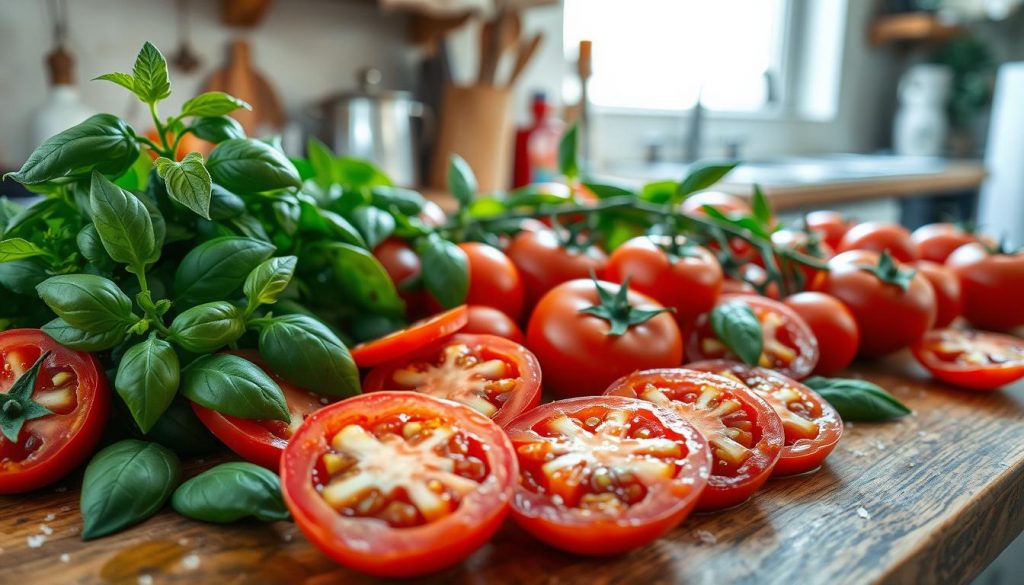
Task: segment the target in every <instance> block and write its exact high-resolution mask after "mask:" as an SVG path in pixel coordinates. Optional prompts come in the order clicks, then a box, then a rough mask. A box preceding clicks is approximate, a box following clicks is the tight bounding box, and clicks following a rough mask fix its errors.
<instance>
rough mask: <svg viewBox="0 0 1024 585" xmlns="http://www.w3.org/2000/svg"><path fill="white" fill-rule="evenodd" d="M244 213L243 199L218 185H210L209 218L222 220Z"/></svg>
mask: <svg viewBox="0 0 1024 585" xmlns="http://www.w3.org/2000/svg"><path fill="white" fill-rule="evenodd" d="M243 213H245V201H244V200H243V199H242V198H241V197H239V196H238V195H235V194H234V193H232V192H231V191H228V190H227V189H225V188H224V187H221V186H220V185H217V184H213V185H211V186H210V219H213V220H223V219H230V218H232V217H238V216H239V215H242V214H243Z"/></svg>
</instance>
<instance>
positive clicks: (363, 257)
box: [327, 243, 405, 316]
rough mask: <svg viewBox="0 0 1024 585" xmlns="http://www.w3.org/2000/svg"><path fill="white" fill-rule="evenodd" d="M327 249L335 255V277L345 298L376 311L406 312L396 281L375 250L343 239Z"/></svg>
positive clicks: (398, 313)
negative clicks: (346, 242)
mask: <svg viewBox="0 0 1024 585" xmlns="http://www.w3.org/2000/svg"><path fill="white" fill-rule="evenodd" d="M327 251H328V252H330V253H331V254H332V257H333V261H334V279H335V281H336V282H337V283H338V287H339V288H340V289H341V293H342V294H343V295H344V296H345V297H346V298H348V299H349V300H351V301H352V302H353V303H355V304H356V305H358V306H359V307H361V308H363V309H366V310H369V311H372V312H374V313H383V314H386V315H394V316H399V315H402V314H403V313H404V312H405V306H404V304H403V303H402V299H401V298H399V296H398V291H397V290H396V289H395V284H394V283H393V282H392V281H391V277H389V276H388V273H387V271H386V270H384V266H382V265H381V263H380V261H379V260H377V259H376V258H375V257H374V256H373V254H371V253H370V252H368V251H367V250H364V249H362V248H357V247H356V246H353V245H351V244H343V243H334V244H330V245H329V246H328V247H327Z"/></svg>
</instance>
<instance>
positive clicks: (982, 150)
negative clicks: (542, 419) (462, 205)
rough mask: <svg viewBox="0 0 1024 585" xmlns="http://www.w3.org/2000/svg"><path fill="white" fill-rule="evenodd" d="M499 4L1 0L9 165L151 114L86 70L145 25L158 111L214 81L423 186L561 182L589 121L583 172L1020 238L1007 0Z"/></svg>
mask: <svg viewBox="0 0 1024 585" xmlns="http://www.w3.org/2000/svg"><path fill="white" fill-rule="evenodd" d="M495 2H496V0H218V1H214V0H209V1H199V0H177V1H172V0H39V1H27V0H0V79H2V83H0V106H2V107H0V167H3V168H4V169H13V168H17V167H18V166H20V164H21V162H22V161H23V160H24V159H25V157H26V156H27V155H28V153H29V152H31V150H32V149H33V148H34V146H36V145H37V144H38V143H39V142H40V141H41V139H43V138H45V137H46V136H48V135H49V134H52V133H54V132H56V131H57V130H59V129H60V128H63V127H65V126H67V125H69V124H71V123H74V122H75V121H77V119H80V118H84V117H85V116H86V115H88V114H89V113H91V112H95V111H110V112H113V113H116V114H119V115H122V116H124V117H126V118H127V119H128V120H129V121H130V122H132V123H133V124H135V126H136V129H137V130H138V131H140V132H141V131H145V129H146V128H148V127H149V124H147V112H145V111H144V110H143V108H142V107H141V106H140V104H139V103H138V102H136V101H135V100H134V99H133V98H132V97H131V96H129V95H128V94H127V93H126V92H124V91H122V90H121V89H120V88H118V87H116V86H114V85H113V84H109V83H91V82H89V81H88V80H89V79H91V78H93V77H95V76H96V75H99V74H101V73H106V72H110V71H120V70H125V69H127V68H128V67H129V66H130V64H131V62H132V59H133V56H134V53H135V52H136V51H137V48H138V47H139V46H140V44H141V43H142V42H143V41H144V40H150V41H152V42H154V43H155V44H156V45H157V46H158V47H160V48H161V49H162V50H163V52H164V53H165V54H166V56H167V57H168V60H169V61H170V62H171V74H172V79H173V83H174V95H173V96H172V97H171V99H170V100H169V101H170V102H172V104H171V105H172V107H176V106H177V105H178V104H180V103H181V102H183V101H184V100H185V99H187V98H189V97H191V96H192V95H194V94H196V93H197V92H199V91H201V90H203V89H211V88H216V89H225V90H227V91H231V92H233V93H236V94H240V97H242V98H244V99H246V100H248V101H250V102H253V103H254V105H255V106H256V110H255V113H254V114H252V115H249V116H248V117H247V118H245V119H243V120H242V122H243V124H244V125H245V126H246V127H247V129H248V130H249V132H250V133H251V134H252V133H256V134H264V133H275V134H280V135H282V137H283V140H284V145H285V148H286V150H288V151H290V152H291V153H294V154H299V153H301V151H302V149H303V147H304V144H305V141H306V138H307V136H309V135H315V136H318V137H319V138H321V139H322V140H324V141H325V142H326V143H327V144H329V145H330V146H331V147H332V148H334V149H335V150H337V151H339V152H348V153H351V154H353V155H359V156H366V157H369V158H371V159H374V160H375V162H377V163H378V164H380V165H382V166H383V167H384V168H385V170H387V171H389V172H390V173H391V174H392V175H393V177H394V179H395V180H396V182H398V183H401V184H407V185H410V186H416V187H423V188H426V189H427V190H428V191H430V190H431V188H433V189H443V186H444V179H443V162H444V161H445V160H446V158H447V153H449V152H458V153H459V154H462V155H463V156H464V157H466V158H467V159H468V160H469V162H470V163H471V164H472V165H473V167H474V169H475V170H476V171H477V173H478V175H480V179H481V184H482V186H483V187H484V188H486V189H500V188H508V187H511V186H513V185H519V184H522V183H523V182H526V181H530V180H547V179H550V178H553V176H554V173H555V170H554V148H555V145H557V141H558V136H559V134H560V133H561V132H562V131H563V129H564V128H565V122H573V121H581V122H582V123H583V129H584V133H583V134H584V136H583V140H584V143H583V145H582V148H581V151H582V153H583V154H584V156H585V161H584V163H585V168H586V171H587V173H588V175H590V176H594V177H600V178H603V179H607V180H616V181H622V182H627V183H628V182H641V181H647V180H651V179H657V178H678V177H679V176H682V175H683V173H684V172H685V169H686V165H687V164H689V163H691V162H693V161H694V160H698V159H709V158H710V159H740V160H743V161H745V162H746V164H745V165H744V166H742V167H740V168H739V169H737V170H736V171H734V173H733V174H732V175H730V176H729V177H728V178H727V181H726V184H725V185H724V186H723V189H724V190H727V191H732V192H736V193H739V194H749V192H750V187H751V184H753V183H758V184H761V185H762V186H763V187H764V188H765V190H766V192H767V193H768V195H769V197H771V198H772V199H773V200H774V203H775V205H776V207H777V208H779V209H780V210H785V211H787V212H788V213H789V214H790V215H792V214H799V213H800V212H801V211H803V210H806V209H810V208H820V207H834V208H840V209H845V210H848V211H850V212H851V213H852V214H854V215H855V216H858V217H860V218H863V219H900V220H902V221H903V222H904V223H905V224H907V225H908V226H909V227H914V226H916V225H920V224H922V223H926V222H928V221H935V220H945V219H952V220H961V221H971V220H974V219H977V220H978V221H979V222H980V223H981V224H983V225H984V226H985V227H986V228H987V229H988V230H990V231H993V232H995V233H1000V234H1007V235H1009V236H1011V238H1013V237H1014V236H1016V235H1017V234H1022V233H1024V170H1022V169H1024V164H1022V163H1024V160H1022V159H1024V154H1022V153H1024V108H1021V107H1018V106H1017V105H1018V104H1022V103H1024V64H1014V63H1013V62H1014V61H1024V10H1021V9H1020V4H1021V0H881V1H870V0H716V1H715V2H698V1H673V0H630V1H629V2H622V1H616V0H563V1H562V2H557V1H554V2H553V1H550V0H508V1H501V0H497V4H495ZM581 57H582V58H581ZM450 84H454V86H455V87H454V88H452V89H450V90H448V91H446V88H447V87H449V86H450ZM583 94H586V99H585V100H581V96H582V95H583ZM581 104H583V105H581ZM517 129H518V132H517ZM517 135H518V136H517ZM2 189H3V190H5V191H6V192H8V193H9V194H10V192H11V191H12V190H15V189H16V187H15V186H14V185H12V184H9V182H8V183H5V184H4V185H3V187H2ZM979 194H980V197H979ZM1016 239H1018V240H1020V239H1021V238H1016ZM1018 243H1022V242H1018Z"/></svg>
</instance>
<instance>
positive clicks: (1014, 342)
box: [911, 329, 1024, 390]
mask: <svg viewBox="0 0 1024 585" xmlns="http://www.w3.org/2000/svg"><path fill="white" fill-rule="evenodd" d="M911 350H912V351H913V353H914V357H915V358H917V361H919V362H920V363H921V364H922V365H923V366H924V367H926V368H928V370H929V371H930V372H931V373H932V374H933V375H934V376H935V377H936V378H938V379H940V380H943V381H944V382H948V383H950V384H953V385H956V386H960V387H963V388H970V389H973V390H992V389H995V388H999V387H1001V386H1005V385H1007V384H1011V383H1013V382H1015V381H1017V380H1019V379H1021V378H1024V340H1022V339H1019V338H1017V337H1013V336H1010V335H1003V334H1000V333H989V332H985V331H974V330H961V329H940V330H935V331H930V332H929V333H928V334H927V335H925V338H924V339H923V340H921V342H919V343H917V344H915V345H914V346H913V347H912V348H911Z"/></svg>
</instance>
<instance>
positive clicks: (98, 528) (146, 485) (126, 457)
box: [79, 440, 181, 540]
mask: <svg viewBox="0 0 1024 585" xmlns="http://www.w3.org/2000/svg"><path fill="white" fill-rule="evenodd" d="M180 480H181V463H180V462H179V461H178V456H177V455H175V454H174V453H172V452H171V451H169V450H168V449H166V448H164V447H161V446H160V445H157V444H156V443H148V442H145V441H136V440H127V441H121V442H119V443H114V444H113V445H111V446H109V447H107V448H106V449H103V450H102V451H100V452H99V453H97V454H96V456H95V457H93V458H92V461H90V462H89V466H88V467H86V469H85V479H83V480H82V497H81V501H80V503H79V508H80V509H81V511H82V520H83V521H84V525H83V527H82V540H91V539H93V538H97V537H100V536H105V535H107V534H112V533H114V532H117V531H119V530H122V529H124V528H127V527H129V526H132V525H134V524H138V523H139V522H141V521H143V520H145V519H146V518H149V517H150V516H152V515H153V514H156V512H157V511H158V510H160V508H161V507H163V505H164V502H166V501H167V498H168V497H170V495H171V492H173V491H174V488H175V486H177V485H178V482H179V481H180Z"/></svg>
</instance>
